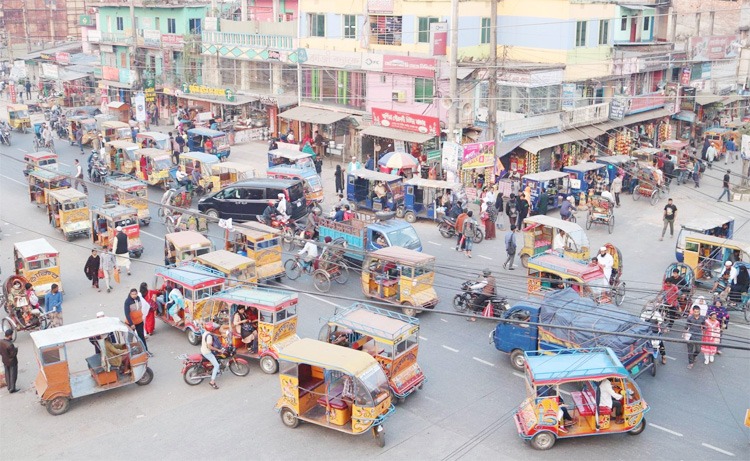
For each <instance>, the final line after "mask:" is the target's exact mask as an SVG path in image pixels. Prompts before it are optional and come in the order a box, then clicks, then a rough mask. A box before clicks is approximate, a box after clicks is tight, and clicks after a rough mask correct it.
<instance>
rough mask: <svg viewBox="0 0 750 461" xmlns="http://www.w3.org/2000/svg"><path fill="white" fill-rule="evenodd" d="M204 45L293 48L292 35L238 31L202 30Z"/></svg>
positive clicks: (293, 38) (293, 37) (275, 48)
mask: <svg viewBox="0 0 750 461" xmlns="http://www.w3.org/2000/svg"><path fill="white" fill-rule="evenodd" d="M202 38H203V44H204V45H219V46H226V47H252V48H270V49H274V50H292V49H294V40H295V36H294V35H275V34H247V33H239V32H203V33H202Z"/></svg>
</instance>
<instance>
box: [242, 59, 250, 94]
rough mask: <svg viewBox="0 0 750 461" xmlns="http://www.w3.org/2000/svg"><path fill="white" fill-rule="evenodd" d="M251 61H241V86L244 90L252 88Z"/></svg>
mask: <svg viewBox="0 0 750 461" xmlns="http://www.w3.org/2000/svg"><path fill="white" fill-rule="evenodd" d="M251 83H252V82H251V80H250V63H249V62H248V61H240V88H241V89H243V90H247V89H250V85H251Z"/></svg>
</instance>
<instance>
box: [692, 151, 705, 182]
mask: <svg viewBox="0 0 750 461" xmlns="http://www.w3.org/2000/svg"><path fill="white" fill-rule="evenodd" d="M703 165H704V163H703V161H701V160H699V159H697V158H696V159H695V163H694V164H693V182H694V183H695V187H696V188H698V187H701V184H700V181H701V174H702V173H703V170H704V168H705V167H704V166H703Z"/></svg>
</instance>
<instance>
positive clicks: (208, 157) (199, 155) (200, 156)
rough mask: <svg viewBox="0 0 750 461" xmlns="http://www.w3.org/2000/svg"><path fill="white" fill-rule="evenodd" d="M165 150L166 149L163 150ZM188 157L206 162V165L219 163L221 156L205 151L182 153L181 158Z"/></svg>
mask: <svg viewBox="0 0 750 461" xmlns="http://www.w3.org/2000/svg"><path fill="white" fill-rule="evenodd" d="M162 152H164V151H162ZM183 158H187V159H191V160H198V161H199V162H201V163H205V164H206V165H213V164H215V163H219V157H217V156H215V155H214V154H207V153H205V152H195V151H191V152H186V153H184V154H180V159H183Z"/></svg>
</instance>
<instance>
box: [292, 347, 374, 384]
mask: <svg viewBox="0 0 750 461" xmlns="http://www.w3.org/2000/svg"><path fill="white" fill-rule="evenodd" d="M279 359H280V360H287V361H290V362H296V363H305V364H309V365H315V366H319V367H323V368H325V369H326V370H336V371H341V372H343V373H346V374H348V375H352V376H360V375H361V374H362V373H364V372H366V371H367V370H369V369H370V368H372V367H373V365H375V366H379V365H378V363H377V362H376V361H375V359H374V358H373V357H372V356H371V355H370V354H368V353H367V352H363V351H358V350H355V349H350V348H348V347H341V346H338V345H336V344H329V343H326V342H323V341H318V340H316V339H311V338H302V339H300V340H298V341H294V342H293V343H291V344H289V345H288V346H286V347H285V348H284V349H282V350H281V352H280V354H279Z"/></svg>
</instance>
